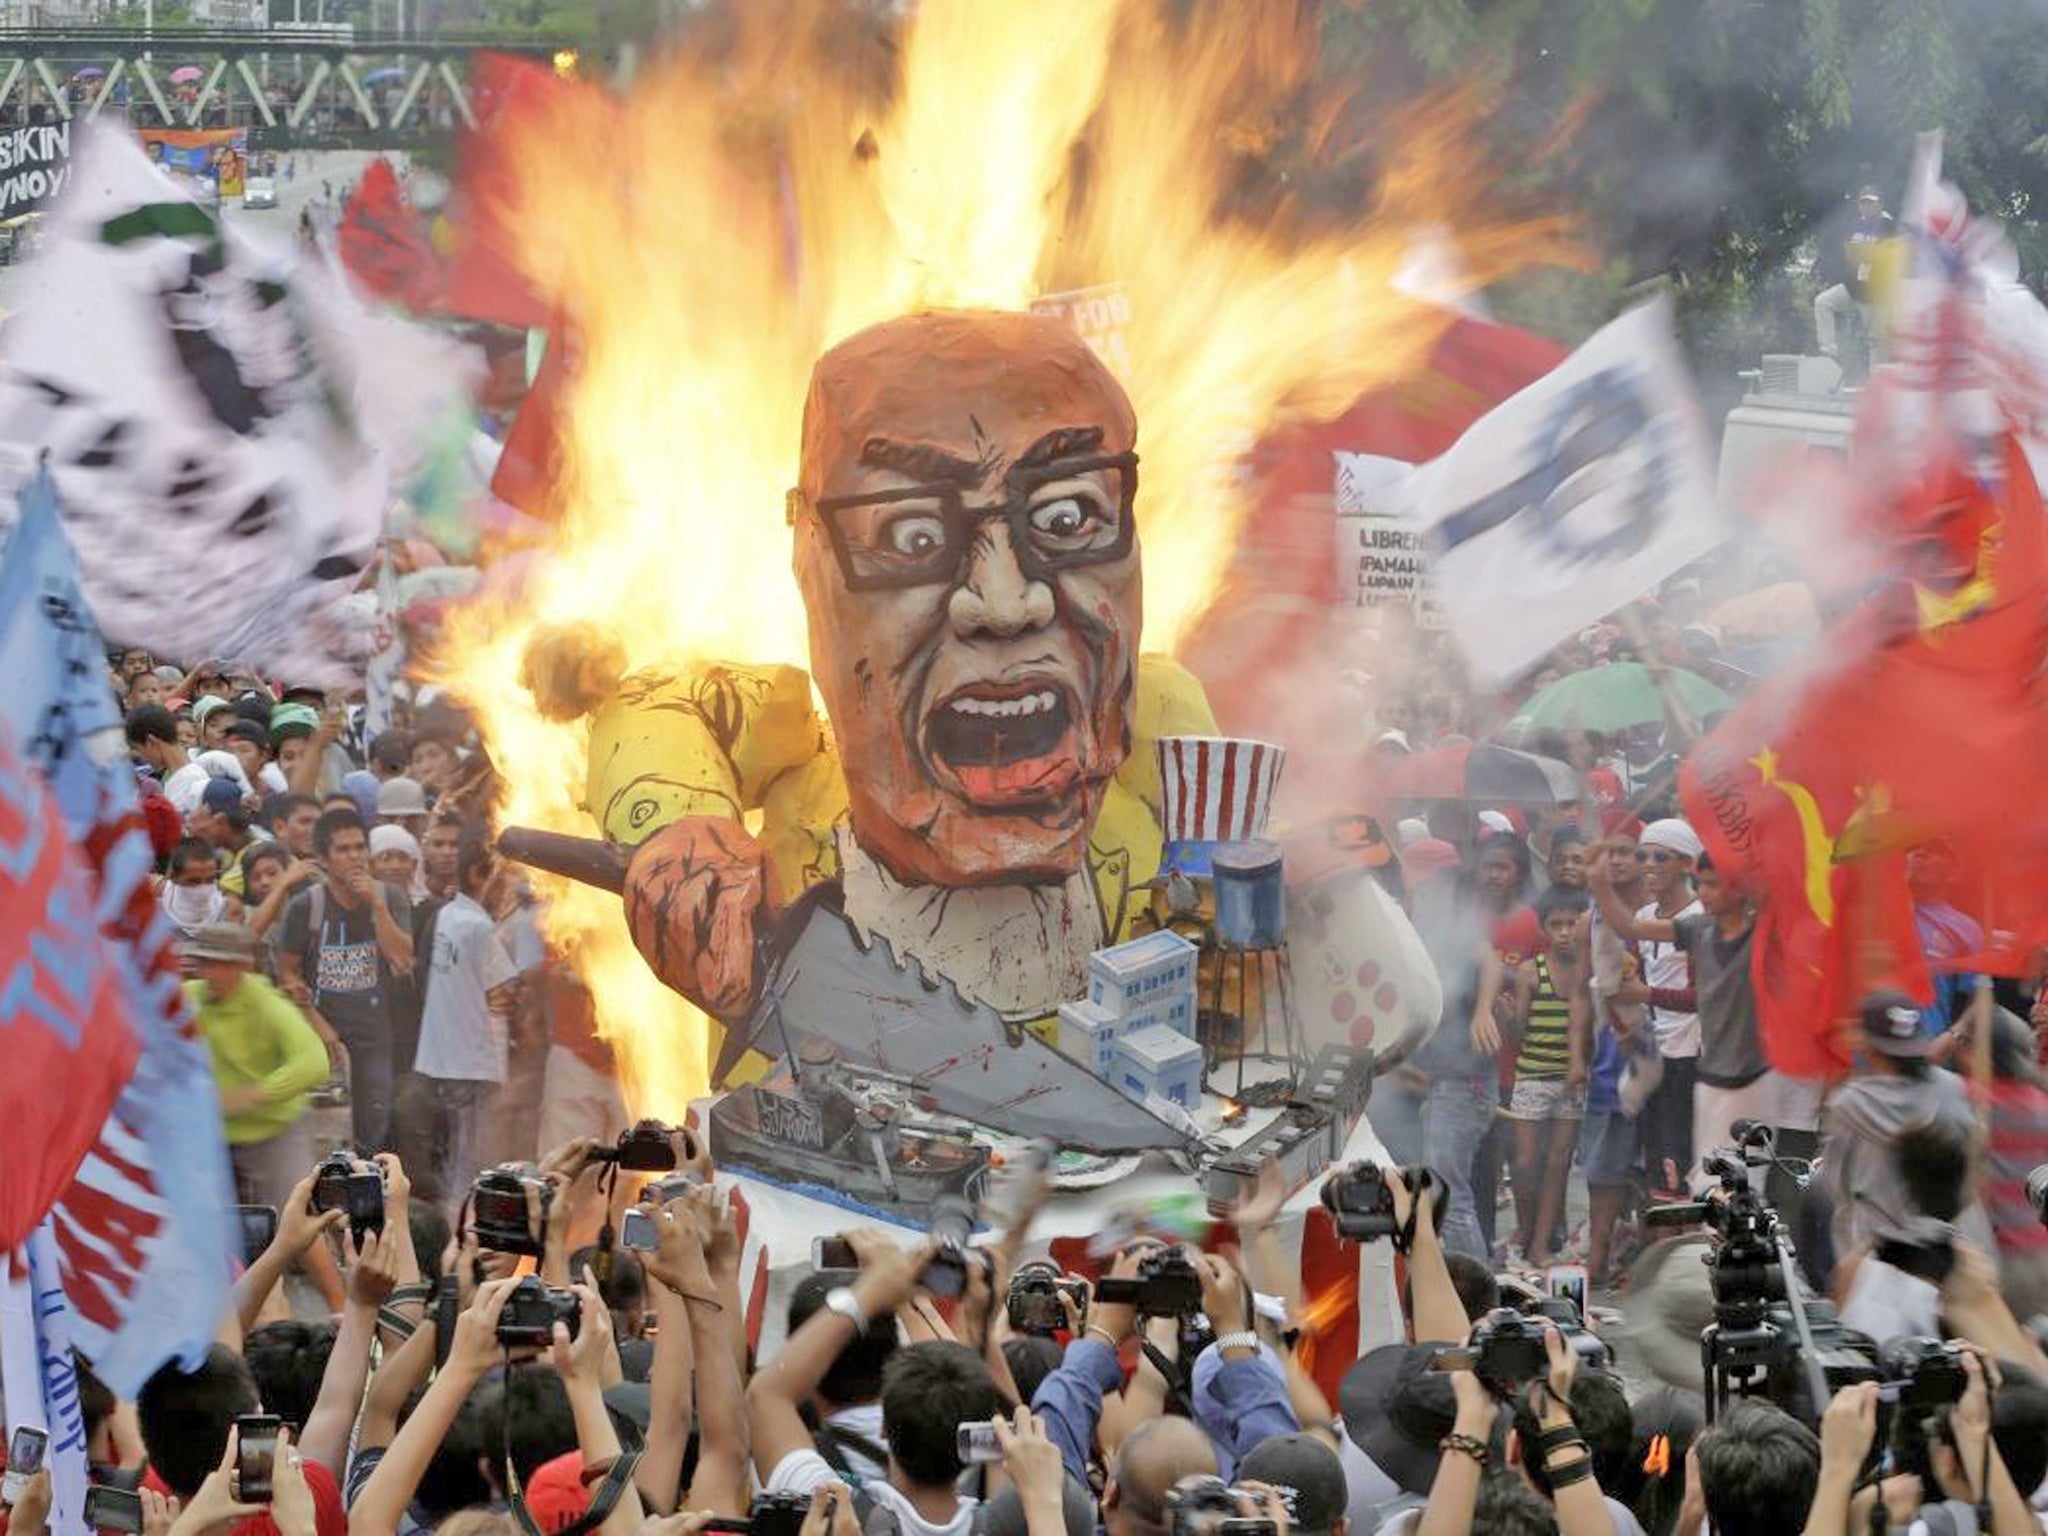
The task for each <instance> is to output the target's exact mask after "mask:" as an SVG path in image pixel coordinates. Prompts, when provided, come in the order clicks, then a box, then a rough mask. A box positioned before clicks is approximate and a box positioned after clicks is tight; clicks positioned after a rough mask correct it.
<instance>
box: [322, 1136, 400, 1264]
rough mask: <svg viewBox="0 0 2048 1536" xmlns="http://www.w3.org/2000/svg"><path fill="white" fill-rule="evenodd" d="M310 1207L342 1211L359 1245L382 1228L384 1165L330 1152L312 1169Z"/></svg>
mask: <svg viewBox="0 0 2048 1536" xmlns="http://www.w3.org/2000/svg"><path fill="white" fill-rule="evenodd" d="M313 1209H314V1210H315V1211H322V1212H324V1211H342V1212H345V1213H346V1214H347V1216H348V1229H349V1232H350V1233H351V1234H352V1235H353V1236H354V1238H355V1240H356V1246H357V1247H358V1248H360V1247H362V1245H363V1240H364V1239H365V1238H366V1237H368V1236H369V1235H370V1234H371V1233H372V1232H382V1231H383V1230H384V1165H383V1164H382V1163H371V1162H360V1161H358V1160H357V1159H355V1158H354V1157H351V1156H350V1155H349V1154H348V1153H347V1152H341V1151H337V1152H330V1153H329V1154H328V1155H327V1156H326V1157H324V1158H322V1159H321V1160H320V1163H319V1165H318V1166H317V1167H316V1168H315V1169H314V1171H313Z"/></svg>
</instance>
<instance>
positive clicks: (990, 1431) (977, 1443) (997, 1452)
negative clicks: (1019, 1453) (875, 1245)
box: [954, 1419, 1003, 1467]
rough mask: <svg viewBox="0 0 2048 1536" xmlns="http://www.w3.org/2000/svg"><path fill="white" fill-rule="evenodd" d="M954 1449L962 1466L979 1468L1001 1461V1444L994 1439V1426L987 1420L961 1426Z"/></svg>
mask: <svg viewBox="0 0 2048 1536" xmlns="http://www.w3.org/2000/svg"><path fill="white" fill-rule="evenodd" d="M954 1449H955V1450H956V1451H957V1452H958V1454H959V1457H960V1461H961V1464H962V1465H963V1466H969V1467H973V1466H980V1465H982V1464H984V1463H987V1462H993V1461H1001V1460H1002V1459H1003V1442H1002V1441H1000V1440H998V1439H997V1438H996V1426H995V1424H994V1422H993V1421H991V1420H988V1419H983V1420H981V1421H979V1422H977V1423H968V1424H962V1425H961V1426H960V1430H959V1441H958V1443H957V1445H956V1446H955V1447H954Z"/></svg>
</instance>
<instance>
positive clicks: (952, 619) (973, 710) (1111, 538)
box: [791, 312, 1140, 886]
mask: <svg viewBox="0 0 2048 1536" xmlns="http://www.w3.org/2000/svg"><path fill="white" fill-rule="evenodd" d="M1135 441H1136V421H1135V419H1134V417H1133V415H1132V412H1131V406H1130V402H1129V400H1128V399H1126V398H1125V396H1124V393H1123V390H1122V388H1121V387H1120V386H1119V385H1118V384H1117V382H1116V380H1115V379H1114V378H1113V377H1111V375H1110V374H1109V372H1108V370H1107V369H1106V368H1104V367H1103V366H1102V364H1101V363H1100V361H1098V360H1097V358H1096V357H1095V355H1094V354H1093V353H1092V352H1090V351H1089V350H1088V348H1087V347H1086V345H1085V344H1083V343H1082V342H1081V341H1080V340H1079V339H1078V338H1077V337H1076V336H1075V335H1074V333H1073V332H1072V331H1071V330H1069V329H1068V328H1067V327H1066V326H1065V325H1064V324H1063V323H1061V322H1059V321H1057V320H1053V319H1050V318H1048V317H1044V316H1037V315H1028V314H1007V313H995V312H986V313H981V312H956V313H934V314H923V315H914V316H909V317H906V318H904V319H901V320H893V321H889V322H886V323H884V324H882V325H878V326H874V327H871V328H870V329H868V330H866V331H862V332H860V333H859V334H857V335H855V336H853V337H851V338H849V339H848V340H847V341H845V342H843V343H841V344H840V345H839V346H837V347H835V348H833V349H832V350H831V351H830V352H828V353H826V354H825V356H824V357H823V358H821V359H820V360H819V362H818V365H817V368H816V370H815V371H814V373H813V374H812V379H811V391H810V396H809V399H808V401H807V402H806V406H805V411H804V442H803V465H802V471H801V479H800V483H799V485H798V488H797V490H796V491H795V492H794V493H793V494H792V497H791V515H792V519H793V521H794V523H795V528H796V547H795V566H796V575H797V579H798V581H799V583H800V584H801V585H802V588H803V595H804V604H805V607H806V610H807V612H808V615H809V626H810V652H811V669H812V674H813V676H814V677H815V679H816V681H817V684H818V688H819V690H820V692H821V693H822V695H823V697H824V701H825V708H826V711H827V713H828V714H829V715H830V716H831V719H832V726H833V730H834V733H835V735H836V736H837V738H838V744H839V755H840V761H841V764H842V766H843V769H844V772H845V776H846V784H847V791H848V798H849V803H850V809H851V817H852V824H853V833H854V836H855V838H856V839H857V840H858V841H859V843H860V844H861V846H862V848H863V849H864V850H865V851H866V852H867V853H868V854H869V855H870V856H872V857H874V858H876V859H877V860H879V861H880V862H881V863H882V864H883V865H884V866H885V867H886V868H887V869H888V870H889V871H890V872H891V873H892V874H894V875H895V876H896V877H897V878H899V879H902V880H906V881H920V882H927V883H934V884H939V885H950V886H975V885H986V884H992V883H1005V884H1010V883H1016V882H1020V881H1027V882H1035V881H1052V880H1059V879H1064V878H1066V877H1067V876H1069V875H1072V874H1073V873H1074V872H1075V871H1076V870H1078V869H1079V868H1080V867H1081V862H1082V859H1083V856H1084V855H1085V853H1086V849H1087V840H1088V831H1089V828H1090V827H1091V826H1092V825H1093V823H1094V821H1095V817H1096V813H1097V812H1098V811H1099V810H1100V808H1101V805H1102V797H1103V794H1104V791H1105V790H1106V789H1107V787H1108V784H1109V781H1110V779H1111V778H1112V777H1113V776H1114V775H1115V773H1116V771H1117V769H1118V767H1119V766H1120V765H1121V764H1122V762H1123V760H1124V758H1125V756H1126V755H1127V754H1128V752H1129V750H1130V723H1129V721H1130V711H1131V705H1132V690H1133V676H1134V671H1133V662H1134V658H1135V656H1136V653H1137V644H1138V632H1139V623H1140V580H1139V562H1138V543H1137V531H1136V525H1135V522H1134V518H1133V503H1134V498H1135V495H1136V489H1137V461H1136V455H1135V453H1134V452H1133V451H1132V450H1133V446H1134V444H1135Z"/></svg>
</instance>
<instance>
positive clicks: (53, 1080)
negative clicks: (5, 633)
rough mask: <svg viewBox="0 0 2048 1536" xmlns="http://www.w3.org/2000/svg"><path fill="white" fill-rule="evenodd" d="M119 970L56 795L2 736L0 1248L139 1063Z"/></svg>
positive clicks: (36, 1214)
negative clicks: (0, 1132)
mask: <svg viewBox="0 0 2048 1536" xmlns="http://www.w3.org/2000/svg"><path fill="white" fill-rule="evenodd" d="M123 974H124V972H123V971H122V969H121V968H120V967H119V966H118V965H117V964H116V963H115V961H114V959H113V957H112V956H111V954H110V953H109V951H108V940H107V938H106V937H105V935H104V934H102V932H101V931H100V927H99V925H98V923H97V922H95V920H94V911H93V882H92V880H91V878H90V876H89V874H88V872H87V870H86V868H85V865H84V863H83V862H82V861H81V860H80V859H79V857H78V855H77V854H76V852H75V851H74V850H73V849H72V847H71V844H70V842H69V840H68V838H67V836H66V834H65V830H64V818H63V816H62V815H61V813H60V812H59V811H58V809H57V805H56V802H55V800H54V799H53V798H52V797H51V795H50V793H49V791H48V790H47V789H45V788H44V786H43V784H42V782H41V781H40V780H39V779H38V778H37V777H36V776H35V775H34V774H33V773H31V772H30V771H29V770H28V769H27V767H26V766H24V765H23V764H22V762H21V761H20V760H19V759H18V758H17V757H16V756H15V755H14V752H13V749H12V748H11V746H9V745H7V744H6V743H5V742H0V1055H4V1057H5V1059H6V1062H7V1069H6V1071H5V1072H4V1073H0V1125H4V1126H5V1127H6V1148H7V1155H6V1157H5V1159H4V1161H0V1248H8V1249H12V1248H16V1247H18V1246H20V1244H21V1243H23V1242H24V1241H26V1240H27V1238H28V1235H29V1233H30V1231H31V1230H33V1229H34V1227H35V1225H36V1223H37V1222H38V1221H40V1220H41V1219H42V1218H43V1215H44V1213H45V1212H47V1211H48V1210H49V1209H50V1207H51V1206H52V1205H53V1204H55V1203H56V1200H57V1197H58V1196H59V1195H61V1194H63V1193H64V1191H65V1189H66V1188H67V1187H69V1185H70V1184H71V1180H72V1176H73V1175H74V1174H76V1173H77V1171H78V1167H79V1164H80V1163H81V1162H83V1161H84V1159H85V1155H86V1153H87V1152H88V1151H89V1150H90V1149H91V1148H92V1146H93V1143H94V1142H95V1141H96V1140H97V1139H98V1137H99V1134H100V1128H101V1126H102V1125H103V1124H104V1123H105V1122H106V1119H107V1116H108V1113H109V1112H110V1111H111V1110H112V1109H113V1107H114V1101H115V1100H116V1099H117V1098H118V1097H119V1096H120V1093H121V1089H122V1087H123V1085H124V1084H126V1083H127V1081H128V1077H129V1074H130V1073H131V1072H133V1071H134V1068H135V1061H136V1057H137V1056H138V1055H139V1054H140V1050H141V1034H140V1030H139V1028H138V1025H137V1021H136V1018H135V1016H134V1014H133V1013H132V1012H131V1009H132V1007H133V1006H134V1005H133V1003H132V1002H131V1000H130V998H129V997H128V996H127V994H126V993H125V991H124V990H123V988H122V985H121V978H122V976H123Z"/></svg>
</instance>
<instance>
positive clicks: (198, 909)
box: [163, 885, 224, 933]
mask: <svg viewBox="0 0 2048 1536" xmlns="http://www.w3.org/2000/svg"><path fill="white" fill-rule="evenodd" d="M223 905H224V903H223V901H222V899H221V894H220V888H219V887H218V886H212V885H167V886H165V887H164V894H163V908H164V915H165V916H167V917H169V918H170V920H171V921H172V922H173V923H175V924H177V925H178V927H180V928H182V929H184V930H185V931H186V932H187V933H190V932H191V931H192V930H193V929H195V928H197V927H198V926H199V925H200V924H201V923H209V922H212V921H213V919H214V918H215V917H217V916H219V915H220V910H221V907H222V906H223Z"/></svg>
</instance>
